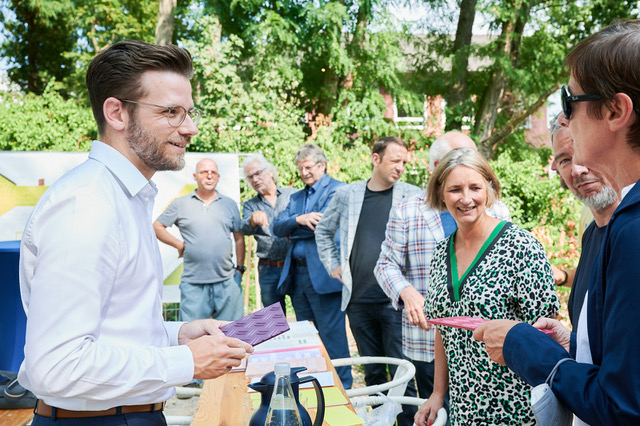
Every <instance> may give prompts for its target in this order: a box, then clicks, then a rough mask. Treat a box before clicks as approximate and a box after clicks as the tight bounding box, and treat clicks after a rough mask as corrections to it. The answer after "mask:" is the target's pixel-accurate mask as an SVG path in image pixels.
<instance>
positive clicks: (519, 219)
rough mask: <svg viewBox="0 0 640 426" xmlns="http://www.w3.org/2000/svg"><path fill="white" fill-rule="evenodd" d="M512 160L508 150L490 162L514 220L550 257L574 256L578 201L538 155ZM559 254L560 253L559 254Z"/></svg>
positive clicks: (532, 153) (502, 197) (579, 206)
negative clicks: (545, 168) (542, 246)
mask: <svg viewBox="0 0 640 426" xmlns="http://www.w3.org/2000/svg"><path fill="white" fill-rule="evenodd" d="M525 157H527V158H525V159H523V160H520V161H513V160H512V159H511V158H510V157H509V155H508V154H507V153H503V154H501V155H500V156H499V157H498V158H497V159H496V160H494V161H492V162H491V166H492V167H493V170H494V172H495V173H496V176H497V177H498V179H499V181H500V184H501V186H502V188H501V199H502V200H503V201H504V202H505V203H506V204H507V206H509V209H510V211H511V217H512V220H513V222H514V223H516V224H518V225H520V226H521V227H522V228H524V229H527V230H529V231H531V232H533V233H534V235H535V236H536V237H538V239H539V240H540V241H541V242H542V244H543V245H544V246H545V249H546V250H547V252H548V253H550V255H551V257H566V256H564V255H566V254H569V257H573V258H575V257H576V254H575V252H576V244H575V242H576V234H575V231H574V230H575V228H576V224H577V223H578V222H579V217H580V211H581V204H580V202H579V201H578V200H577V199H576V198H575V197H574V196H573V195H572V194H571V193H570V192H569V191H567V190H564V189H562V187H561V186H560V182H559V180H558V179H557V178H549V177H548V175H547V173H545V170H544V168H543V167H542V166H541V163H540V160H539V155H538V153H536V152H530V153H529V155H525ZM559 253H560V254H562V255H563V256H560V255H559Z"/></svg>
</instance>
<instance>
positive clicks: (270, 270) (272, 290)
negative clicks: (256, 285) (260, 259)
mask: <svg viewBox="0 0 640 426" xmlns="http://www.w3.org/2000/svg"><path fill="white" fill-rule="evenodd" d="M280 275H282V268H280V267H278V266H271V265H262V264H258V280H259V282H260V298H261V299H262V306H263V307H264V306H269V305H273V304H274V303H276V302H280V305H282V311H283V312H284V313H285V314H286V312H287V310H286V309H285V303H284V295H279V294H278V290H277V289H278V281H280Z"/></svg>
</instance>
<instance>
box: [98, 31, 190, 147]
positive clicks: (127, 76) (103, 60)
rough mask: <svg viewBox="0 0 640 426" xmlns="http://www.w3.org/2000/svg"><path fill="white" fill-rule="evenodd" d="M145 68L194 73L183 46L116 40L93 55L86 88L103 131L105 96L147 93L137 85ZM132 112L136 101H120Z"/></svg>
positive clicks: (177, 72)
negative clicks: (133, 102) (116, 41)
mask: <svg viewBox="0 0 640 426" xmlns="http://www.w3.org/2000/svg"><path fill="white" fill-rule="evenodd" d="M147 71H169V72H173V73H176V74H181V75H183V76H185V77H186V78H188V79H191V77H192V76H193V64H192V61H191V55H190V54H189V52H188V51H187V50H186V49H183V48H181V47H177V46H173V45H169V46H158V45H155V44H149V43H145V42H143V41H138V40H126V41H121V42H118V43H115V44H113V45H111V46H109V47H107V48H106V49H104V50H103V51H101V52H100V53H98V54H97V55H96V57H95V58H93V60H92V61H91V63H90V64H89V69H88V70H87V78H86V82H87V89H88V90H89V100H90V101H91V108H92V109H93V117H94V118H95V120H96V123H97V124H98V133H99V134H102V133H103V132H104V128H105V126H106V120H105V118H104V113H103V110H102V107H103V104H104V101H105V100H107V99H108V98H111V97H113V98H116V99H121V100H122V99H129V100H133V101H135V100H138V99H140V98H142V97H144V96H145V95H146V93H145V90H144V88H143V87H142V85H141V84H140V81H141V79H142V75H143V74H144V73H145V72H147ZM123 106H124V108H128V111H130V112H131V113H132V114H133V111H135V106H136V105H135V104H131V103H127V104H123Z"/></svg>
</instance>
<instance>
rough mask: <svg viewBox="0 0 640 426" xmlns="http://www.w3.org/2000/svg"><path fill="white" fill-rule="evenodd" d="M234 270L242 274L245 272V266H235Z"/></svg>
mask: <svg viewBox="0 0 640 426" xmlns="http://www.w3.org/2000/svg"><path fill="white" fill-rule="evenodd" d="M236 270H237V271H238V272H240V273H241V274H244V271H246V270H247V267H246V266H244V265H238V266H236Z"/></svg>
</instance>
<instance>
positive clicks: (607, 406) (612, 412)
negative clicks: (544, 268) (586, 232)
mask: <svg viewBox="0 0 640 426" xmlns="http://www.w3.org/2000/svg"><path fill="white" fill-rule="evenodd" d="M639 63H640V20H631V21H620V22H617V23H614V24H612V25H610V26H609V27H607V28H605V29H603V30H602V31H600V32H598V33H596V34H594V35H592V36H590V37H589V38H587V39H585V40H584V41H582V42H581V43H580V44H578V46H576V47H575V48H574V49H573V51H572V52H571V53H570V54H569V56H568V57H567V65H568V67H569V71H570V75H571V77H570V79H569V89H568V91H567V89H565V91H564V93H563V107H564V119H562V120H561V124H562V125H563V126H565V127H568V128H569V131H570V134H571V137H572V138H573V141H574V156H573V161H575V162H576V163H578V164H582V165H584V167H587V168H588V169H590V170H591V171H592V172H593V173H595V174H600V175H602V176H603V177H604V178H606V179H607V180H608V181H609V182H610V183H611V185H612V186H613V187H614V189H615V190H617V191H620V192H621V197H622V199H621V201H620V204H619V205H618V208H617V209H616V210H615V211H614V212H613V215H612V216H611V219H610V221H609V224H608V226H607V230H606V231H605V235H604V241H603V244H602V246H601V247H600V250H599V252H598V254H597V255H596V258H595V260H594V262H593V266H592V270H591V274H590V282H589V288H588V290H587V294H586V296H585V303H584V305H583V308H582V310H581V312H580V321H579V324H578V330H577V332H576V333H570V332H569V331H568V330H566V329H565V328H564V327H563V326H562V325H561V324H560V322H559V321H557V320H552V319H548V318H541V319H540V320H538V321H537V323H536V324H534V326H535V327H538V328H549V329H552V330H553V331H555V334H554V335H553V336H547V335H545V334H544V333H540V332H539V331H538V330H536V329H535V328H534V327H532V326H530V325H528V324H514V323H513V322H509V321H504V320H500V321H491V322H489V323H486V324H484V325H482V326H480V327H479V328H478V329H477V330H476V331H475V333H474V335H475V337H476V338H477V339H478V340H484V342H485V343H486V347H487V350H488V352H489V354H490V356H491V358H492V359H493V360H494V361H496V362H500V363H502V364H506V365H507V366H508V367H509V368H511V369H512V370H513V371H515V372H516V373H517V374H518V375H520V376H521V377H522V378H523V379H525V380H526V381H527V382H528V383H529V384H531V385H538V384H540V383H542V382H544V381H545V379H547V377H548V375H549V373H550V372H551V370H552V369H553V368H554V366H556V365H559V367H558V368H557V372H556V374H555V377H554V379H553V383H552V389H553V393H554V394H555V396H556V397H557V398H558V400H560V402H562V403H563V404H564V405H565V406H566V407H567V408H568V409H570V410H571V411H572V412H573V413H574V414H575V415H576V420H575V423H574V424H575V425H585V424H590V425H634V424H640V386H639V385H638V383H640V363H639V362H638V354H639V353H640V339H639V338H638V335H640V321H639V318H640V317H639V315H638V300H640V283H639V282H638V280H639V279H640V278H639V277H640V262H639V261H638V259H640V244H639V243H638V241H639V240H640V185H638V184H637V182H638V180H640V67H638V64H639ZM564 358H573V359H575V361H569V362H564V363H562V364H559V361H561V360H562V359H564Z"/></svg>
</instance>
